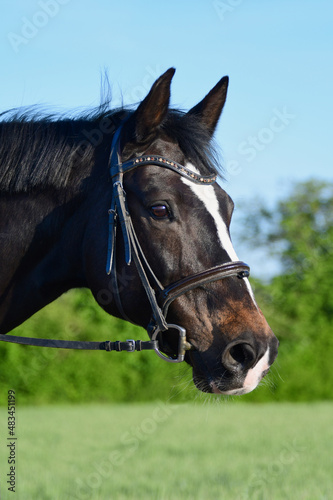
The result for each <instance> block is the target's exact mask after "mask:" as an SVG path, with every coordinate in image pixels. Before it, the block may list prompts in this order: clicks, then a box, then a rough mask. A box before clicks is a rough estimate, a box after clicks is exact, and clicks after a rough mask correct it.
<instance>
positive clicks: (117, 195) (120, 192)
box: [106, 126, 250, 363]
mask: <svg viewBox="0 0 333 500" xmlns="http://www.w3.org/2000/svg"><path fill="white" fill-rule="evenodd" d="M121 130H122V127H121V126H120V127H119V128H118V129H117V130H116V132H115V134H114V137H113V141H112V147H111V155H110V175H111V179H112V183H113V195H112V203H111V208H110V210H109V239H108V257H107V266H106V272H107V274H111V280H112V290H114V292H115V295H114V296H115V301H116V305H117V308H118V311H119V313H120V314H121V315H122V317H123V318H124V319H126V320H128V321H131V320H130V319H129V318H128V317H127V315H126V314H125V312H124V309H123V306H122V303H121V298H120V294H119V288H118V283H117V269H116V244H115V243H116V232H117V222H118V221H119V223H120V227H121V230H122V235H123V240H124V248H125V261H126V263H127V264H128V265H129V264H130V263H131V261H132V257H133V261H134V263H135V266H136V269H137V271H138V274H139V276H140V279H141V282H142V285H143V287H144V289H145V292H146V295H147V298H148V300H149V303H150V306H151V310H152V317H151V321H150V323H149V324H148V326H147V331H148V333H149V335H150V337H151V339H152V340H155V339H156V338H157V335H158V334H159V333H160V332H165V331H167V330H169V329H175V330H177V331H178V332H179V345H178V353H177V354H176V355H175V357H169V356H166V355H164V354H163V353H162V352H161V351H160V350H159V349H158V347H156V348H155V351H156V353H157V354H158V356H160V357H161V358H162V359H164V360H166V361H169V362H172V363H179V362H181V361H183V360H184V357H185V351H187V350H190V349H192V345H191V344H190V343H189V342H188V341H187V340H186V330H185V329H184V328H183V327H182V326H179V325H175V324H169V323H167V320H166V316H167V313H168V309H169V306H170V304H171V303H172V302H173V301H174V300H175V299H176V298H177V297H179V296H180V295H183V294H184V293H186V292H188V291H190V290H193V289H194V288H197V287H199V286H201V285H204V284H206V283H212V282H214V281H218V280H221V279H224V278H228V277H230V276H237V277H238V278H240V279H242V278H246V277H248V276H249V274H250V268H249V266H248V265H247V264H245V263H244V262H240V261H236V262H227V263H225V264H221V265H219V266H215V267H212V268H210V269H207V270H205V271H202V272H199V273H196V274H192V275H190V276H187V277H186V278H183V279H180V280H178V281H176V282H174V283H171V284H170V285H168V286H166V287H164V286H163V285H162V284H161V283H160V281H159V280H158V278H157V277H156V275H155V273H154V272H153V270H152V269H151V267H150V265H149V263H148V261H147V259H146V257H145V255H144V252H143V250H142V248H141V245H140V243H139V241H138V238H137V236H136V233H135V230H134V227H133V223H132V219H131V216H130V213H129V210H128V207H127V202H126V193H125V191H124V187H123V177H124V174H126V173H127V172H130V171H132V170H134V169H136V168H138V167H140V166H143V165H157V166H159V167H162V168H167V169H170V170H172V171H174V172H176V173H177V174H179V175H181V176H182V177H185V178H186V179H190V180H191V181H192V182H193V183H195V184H205V185H212V184H214V183H215V181H216V175H215V174H212V175H209V176H201V175H198V174H196V173H195V172H193V171H191V170H190V169H188V168H186V167H185V166H183V165H180V164H179V163H177V162H175V161H170V160H169V159H167V158H164V157H162V156H157V155H149V156H139V157H136V158H133V159H130V160H128V161H126V162H124V163H122V161H121V151H120V135H121ZM131 322H132V323H133V321H131Z"/></svg>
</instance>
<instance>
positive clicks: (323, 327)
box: [245, 180, 333, 400]
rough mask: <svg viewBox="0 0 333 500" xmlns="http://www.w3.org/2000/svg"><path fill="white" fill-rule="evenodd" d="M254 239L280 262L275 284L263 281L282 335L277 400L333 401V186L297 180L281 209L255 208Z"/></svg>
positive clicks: (264, 300) (266, 306) (262, 292)
mask: <svg viewBox="0 0 333 500" xmlns="http://www.w3.org/2000/svg"><path fill="white" fill-rule="evenodd" d="M245 219H246V220H245V224H246V226H247V237H246V238H247V242H248V243H251V245H258V244H259V245H264V246H265V247H266V248H267V250H268V251H269V252H271V254H272V255H274V256H275V257H276V258H278V259H279V260H280V262H281V268H282V272H281V274H280V275H279V276H276V277H274V278H273V279H272V280H271V282H270V283H269V284H266V285H265V284H263V283H260V282H258V281H257V282H256V289H257V290H256V292H257V296H258V297H259V302H260V303H261V305H262V306H263V310H264V312H265V314H266V315H267V316H268V319H269V321H270V323H271V325H272V327H273V329H274V330H275V332H276V334H277V336H278V337H279V339H280V343H281V344H280V346H281V347H280V355H279V358H278V365H280V368H279V375H280V377H281V378H280V377H276V380H275V397H277V398H279V399H293V400H295V399H296V400H308V399H332V398H333V367H332V359H333V287H332V276H333V184H330V183H325V182H319V181H315V180H311V181H307V182H304V183H300V184H296V185H295V186H294V187H293V190H292V193H291V194H290V195H289V196H288V197H286V198H285V199H282V200H281V201H280V202H279V203H278V204H277V206H276V207H275V208H274V209H268V208H267V207H266V206H265V205H264V204H262V203H261V204H257V205H254V204H253V205H252V208H251V209H250V210H249V209H248V210H247V215H246V218H245Z"/></svg>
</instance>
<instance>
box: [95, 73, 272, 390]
mask: <svg viewBox="0 0 333 500" xmlns="http://www.w3.org/2000/svg"><path fill="white" fill-rule="evenodd" d="M173 74H174V70H173V69H169V70H168V71H166V73H164V74H163V75H162V76H161V77H160V78H159V79H158V80H156V82H155V83H154V84H153V86H152V88H151V90H150V92H149V93H148V95H147V97H146V98H145V99H144V100H143V101H142V102H141V103H140V104H139V106H138V108H137V109H136V110H135V111H131V112H128V113H127V115H126V118H125V120H123V123H122V124H121V127H120V128H119V129H118V131H117V132H116V135H117V137H116V139H114V144H113V152H112V154H111V175H112V176H113V178H112V182H113V189H115V187H116V188H117V190H118V191H116V192H115V191H114V195H113V200H114V201H113V203H114V205H113V209H111V217H112V216H113V214H115V212H116V209H117V203H120V202H119V197H123V200H122V201H123V204H124V209H123V212H124V213H122V214H121V215H122V217H120V219H121V220H120V221H119V220H118V221H117V220H116V219H115V220H114V221H113V222H112V223H113V224H114V226H115V228H114V230H115V231H116V230H117V231H118V233H117V234H118V235H122V236H119V237H118V236H117V239H114V241H113V242H111V247H114V248H111V251H112V257H111V259H113V261H114V263H115V266H114V268H113V270H112V272H111V275H112V276H113V277H112V276H111V277H109V278H106V276H105V275H104V276H103V278H102V277H101V273H102V270H101V269H102V268H101V266H102V263H101V257H100V255H99V257H98V259H95V260H96V262H97V263H98V265H96V267H95V268H94V270H93V272H91V276H90V285H89V286H90V288H91V289H92V290H93V293H94V295H95V297H96V298H97V301H98V302H99V303H100V304H101V305H102V307H104V309H105V310H106V311H108V312H109V313H111V314H114V315H117V316H120V317H124V318H125V319H127V320H130V321H132V322H133V323H136V324H139V325H141V326H143V327H145V328H147V325H150V327H148V330H149V332H150V335H154V332H155V337H157V338H158V339H159V345H160V346H161V350H163V352H164V353H166V354H167V355H170V356H171V357H172V356H175V353H176V352H177V349H178V336H179V329H177V325H179V326H180V327H181V328H183V329H184V330H186V342H187V347H188V350H187V352H186V355H185V360H186V361H187V362H188V363H189V364H190V365H191V366H192V368H193V380H194V383H195V384H196V386H197V387H198V388H199V389H200V390H202V391H205V392H212V393H217V394H221V393H222V394H244V393H247V392H250V391H251V390H253V389H254V388H255V387H256V386H257V384H258V383H259V382H260V380H261V379H262V377H263V376H264V375H265V374H266V373H267V372H268V370H269V367H270V365H271V364H272V363H273V361H274V359H275V357H276V355H277V347H278V341H277V339H276V337H275V336H274V334H273V332H272V331H271V329H270V327H269V326H268V324H267V322H266V320H265V318H264V316H263V314H262V312H261V310H260V309H259V307H258V305H257V303H256V301H255V298H254V295H253V292H252V289H251V286H250V283H249V280H248V278H247V272H246V271H244V269H245V270H246V269H247V268H246V266H245V265H240V268H239V266H238V267H237V263H238V262H239V261H238V257H237V255H236V253H235V250H234V248H233V245H232V242H231V239H230V234H229V226H230V222H231V217H232V212H233V208H234V205H233V202H232V200H231V198H230V196H229V195H228V194H227V193H226V192H225V191H224V190H223V189H222V187H221V186H220V185H219V184H218V183H217V182H214V181H215V178H216V175H217V173H218V170H217V169H218V167H217V166H216V160H215V157H214V154H213V151H212V147H211V140H212V136H213V134H214V131H215V129H216V126H217V123H218V120H219V117H220V115H221V113H222V110H223V107H224V104H225V100H226V95H227V87H228V78H227V77H224V78H222V79H221V80H220V81H219V82H218V83H217V85H216V86H215V87H214V88H213V89H212V90H211V91H210V92H209V93H208V94H207V95H206V97H205V98H204V99H203V100H202V101H201V102H200V103H199V104H197V105H196V106H195V107H193V108H192V109H191V110H190V111H188V112H187V113H183V112H180V111H177V110H173V109H170V108H169V100H170V84H171V79H172V77H173ZM160 163H161V164H160ZM182 167H183V170H182ZM112 169H113V170H112ZM112 172H114V173H112ZM116 198H117V200H118V201H117V200H116ZM103 199H104V198H103ZM120 205H121V203H120ZM120 205H119V206H120ZM104 208H105V207H104ZM118 211H119V210H118ZM120 211H121V209H120ZM118 215H119V214H118ZM103 221H104V222H103V224H105V226H104V227H106V225H107V224H106V221H105V218H103ZM127 226H128V227H127ZM117 227H118V229H117ZM126 231H127V232H128V234H127V233H126ZM131 234H132V237H130V235H131ZM133 235H134V236H133ZM105 240H106V236H105ZM109 247H110V244H109ZM131 247H133V248H132V254H134V256H135V255H136V254H138V253H139V257H138V256H137V255H136V258H132V257H131V256H130V252H131ZM104 250H105V249H104ZM109 250H110V248H109ZM102 254H103V252H102ZM126 254H127V255H126ZM104 255H105V253H104ZM138 259H139V264H138ZM241 264H242V263H241ZM140 266H141V269H139V272H138V267H140ZM228 266H229V267H228ZM87 267H88V266H87ZM236 268H237V269H236ZM226 269H229V271H230V272H229V273H227V274H225V273H226ZM234 269H236V271H237V272H236V271H234ZM207 270H210V271H209V272H208V275H209V278H211V279H204V278H203V277H204V276H206V275H207ZM212 270H213V271H212ZM215 270H218V271H220V274H219V273H218V272H217V271H216V272H215ZM142 272H143V273H144V274H145V276H146V286H144V285H143V283H144V279H143V278H142V276H140V274H142ZM205 272H206V275H205ZM103 273H104V267H103ZM151 276H153V280H152V278H151ZM193 276H194V277H195V279H193V280H192V281H194V284H193V286H187V285H188V283H189V281H190V280H189V279H187V278H188V277H193ZM115 277H116V278H115ZM107 279H109V280H112V285H110V282H108V283H109V284H108V285H107V284H106V283H107V281H106V280H107ZM101 280H102V281H101ZM182 280H183V281H184V282H185V286H183V290H182V291H181V293H175V294H174V297H173V298H172V300H170V301H169V302H170V303H169V302H168V293H166V292H165V290H167V292H170V290H172V289H173V288H174V289H175V288H176V289H177V291H179V290H180V288H181V287H180V285H181V283H182ZM101 282H102V283H103V287H104V288H103V289H104V290H105V287H107V286H108V290H109V294H110V295H111V298H110V299H109V300H105V298H104V299H103V290H101ZM175 283H176V285H175V286H174V287H172V285H171V286H170V284H175ZM183 284H184V283H183ZM147 287H148V288H149V290H150V291H149V293H151V294H153V299H150V300H149V297H148V295H149V294H148V295H147ZM163 291H164V292H165V293H164V299H166V300H164V303H163ZM166 302H168V304H167V307H164V309H163V304H164V305H165V303H166ZM157 305H158V306H159V307H160V309H159V312H158V309H157ZM156 311H157V312H156ZM152 312H153V319H152ZM163 314H164V316H163ZM159 315H160V316H161V317H159V318H157V317H156V316H159ZM158 319H159V321H160V322H162V327H161V326H159V327H157V323H158V321H157V320H158ZM163 321H164V323H163ZM163 324H164V327H163ZM166 325H169V326H166ZM170 325H173V326H170ZM156 331H158V334H156ZM155 337H154V338H155Z"/></svg>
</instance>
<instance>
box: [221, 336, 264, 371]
mask: <svg viewBox="0 0 333 500" xmlns="http://www.w3.org/2000/svg"><path fill="white" fill-rule="evenodd" d="M256 358H257V355H256V352H255V350H254V348H253V347H252V346H251V345H250V344H249V343H247V342H243V341H235V342H231V343H230V344H229V345H228V346H227V347H226V349H225V351H224V353H223V355H222V363H223V365H224V366H225V368H227V370H230V371H235V370H237V371H238V370H247V369H249V368H251V367H252V366H253V365H254V364H255V361H256Z"/></svg>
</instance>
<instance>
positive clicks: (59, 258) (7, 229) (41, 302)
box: [0, 194, 81, 333]
mask: <svg viewBox="0 0 333 500" xmlns="http://www.w3.org/2000/svg"><path fill="white" fill-rule="evenodd" d="M51 198H52V197H48V196H46V195H45V194H40V195H37V196H29V195H23V194H22V195H15V196H11V197H8V198H7V199H6V197H1V198H0V243H1V244H0V332H1V333H4V332H5V331H8V330H10V329H12V328H14V327H15V326H16V325H18V324H20V323H21V322H22V321H24V320H25V319H26V318H27V317H29V316H31V314H34V313H35V312H36V311H37V310H39V309H41V308H42V307H44V306H45V305H46V304H48V303H49V302H51V301H53V300H54V299H55V298H57V297H58V296H59V295H61V294H62V293H63V292H65V291H66V290H68V289H69V288H72V287H74V286H81V282H80V269H79V265H78V262H77V259H76V260H75V255H74V254H75V245H76V244H78V240H79V238H80V233H79V231H78V229H79V227H78V226H76V231H75V232H73V230H72V231H71V230H70V227H68V226H69V220H70V219H72V218H73V217H75V213H76V207H75V203H74V202H73V201H72V202H69V203H68V204H64V205H60V206H56V205H57V203H56V202H55V201H54V200H52V199H51ZM74 233H75V240H76V241H75V240H74V239H73V238H74ZM73 261H74V262H76V265H74V266H73ZM17 304H20V308H17ZM18 311H19V312H18Z"/></svg>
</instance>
